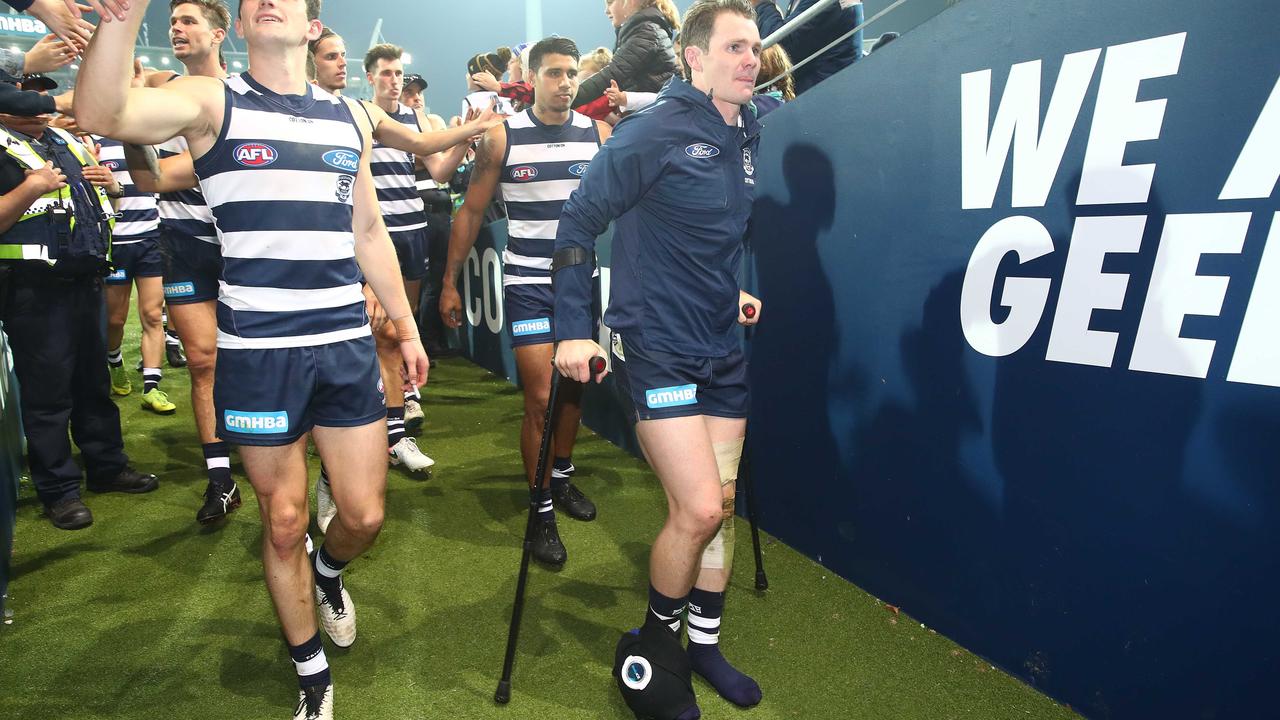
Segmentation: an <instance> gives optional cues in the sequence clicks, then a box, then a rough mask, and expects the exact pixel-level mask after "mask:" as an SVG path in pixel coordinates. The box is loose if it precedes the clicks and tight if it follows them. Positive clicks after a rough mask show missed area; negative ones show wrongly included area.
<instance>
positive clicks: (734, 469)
mask: <svg viewBox="0 0 1280 720" xmlns="http://www.w3.org/2000/svg"><path fill="white" fill-rule="evenodd" d="M713 449H714V450H715V453H716V465H717V466H718V467H719V469H720V492H721V495H722V497H723V498H724V506H723V507H724V514H723V516H722V518H721V522H720V530H719V531H718V532H717V533H716V536H715V537H713V538H711V542H710V543H708V544H707V549H706V550H703V551H702V568H703V569H704V570H724V571H725V572H729V571H730V570H732V569H733V510H734V498H735V496H736V494H737V487H736V486H737V482H738V461H739V460H741V459H742V438H738V439H737V440H730V441H728V442H722V443H716V444H715V446H714V447H713Z"/></svg>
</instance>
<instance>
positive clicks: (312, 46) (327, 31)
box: [307, 25, 341, 55]
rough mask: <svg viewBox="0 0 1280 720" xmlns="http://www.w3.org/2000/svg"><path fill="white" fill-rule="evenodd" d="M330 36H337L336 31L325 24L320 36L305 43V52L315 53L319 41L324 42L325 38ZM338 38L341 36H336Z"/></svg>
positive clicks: (318, 46)
mask: <svg viewBox="0 0 1280 720" xmlns="http://www.w3.org/2000/svg"><path fill="white" fill-rule="evenodd" d="M331 37H338V33H336V32H334V31H333V28H331V27H329V26H328V25H326V26H325V28H324V29H323V30H321V31H320V37H318V38H316V39H315V40H312V41H311V42H309V43H307V54H308V55H315V54H316V51H317V50H319V49H320V43H322V42H324V41H325V40H328V39H329V38H331ZM338 39H341V38H338Z"/></svg>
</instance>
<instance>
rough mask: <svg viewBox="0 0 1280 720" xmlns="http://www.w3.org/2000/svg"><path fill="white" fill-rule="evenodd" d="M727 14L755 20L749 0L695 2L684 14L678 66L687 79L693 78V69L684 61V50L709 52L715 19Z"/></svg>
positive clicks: (705, 0) (703, 0)
mask: <svg viewBox="0 0 1280 720" xmlns="http://www.w3.org/2000/svg"><path fill="white" fill-rule="evenodd" d="M727 12H731V13H737V14H739V15H741V16H742V17H744V18H747V19H748V20H755V19H756V10H755V8H754V7H752V6H751V0H697V2H695V3H694V4H693V5H692V6H690V8H689V11H688V12H686V13H685V14H684V25H683V27H681V28H680V64H681V65H684V71H685V75H686V76H688V77H689V78H692V77H693V68H691V67H689V62H688V61H687V60H685V59H684V48H688V47H696V48H698V49H700V50H702V51H703V52H709V51H710V50H711V32H712V31H713V30H715V27H716V18H718V17H720V15H721V14H722V13H727Z"/></svg>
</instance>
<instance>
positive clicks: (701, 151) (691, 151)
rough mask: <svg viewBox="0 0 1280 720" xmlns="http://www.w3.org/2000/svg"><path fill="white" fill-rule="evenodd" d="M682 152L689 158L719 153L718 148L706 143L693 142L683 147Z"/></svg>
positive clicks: (711, 155) (711, 156)
mask: <svg viewBox="0 0 1280 720" xmlns="http://www.w3.org/2000/svg"><path fill="white" fill-rule="evenodd" d="M684 154H685V155H688V156H689V157H691V158H713V157H715V156H717V155H719V154H720V148H718V147H716V146H715V145H708V144H706V143H694V144H692V145H690V146H689V147H687V148H685V149H684Z"/></svg>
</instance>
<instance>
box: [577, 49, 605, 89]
mask: <svg viewBox="0 0 1280 720" xmlns="http://www.w3.org/2000/svg"><path fill="white" fill-rule="evenodd" d="M612 61H613V53H612V52H611V51H610V50H609V48H607V47H598V48H596V49H595V50H593V51H591V54H590V55H586V56H584V57H583V58H582V62H579V63H578V80H579V81H581V82H586V80H587V79H588V78H590V77H591V76H592V75H595V74H596V73H598V72H600V71H601V70H603V69H604V67H605V66H606V65H608V64H609V63H610V62H612Z"/></svg>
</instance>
